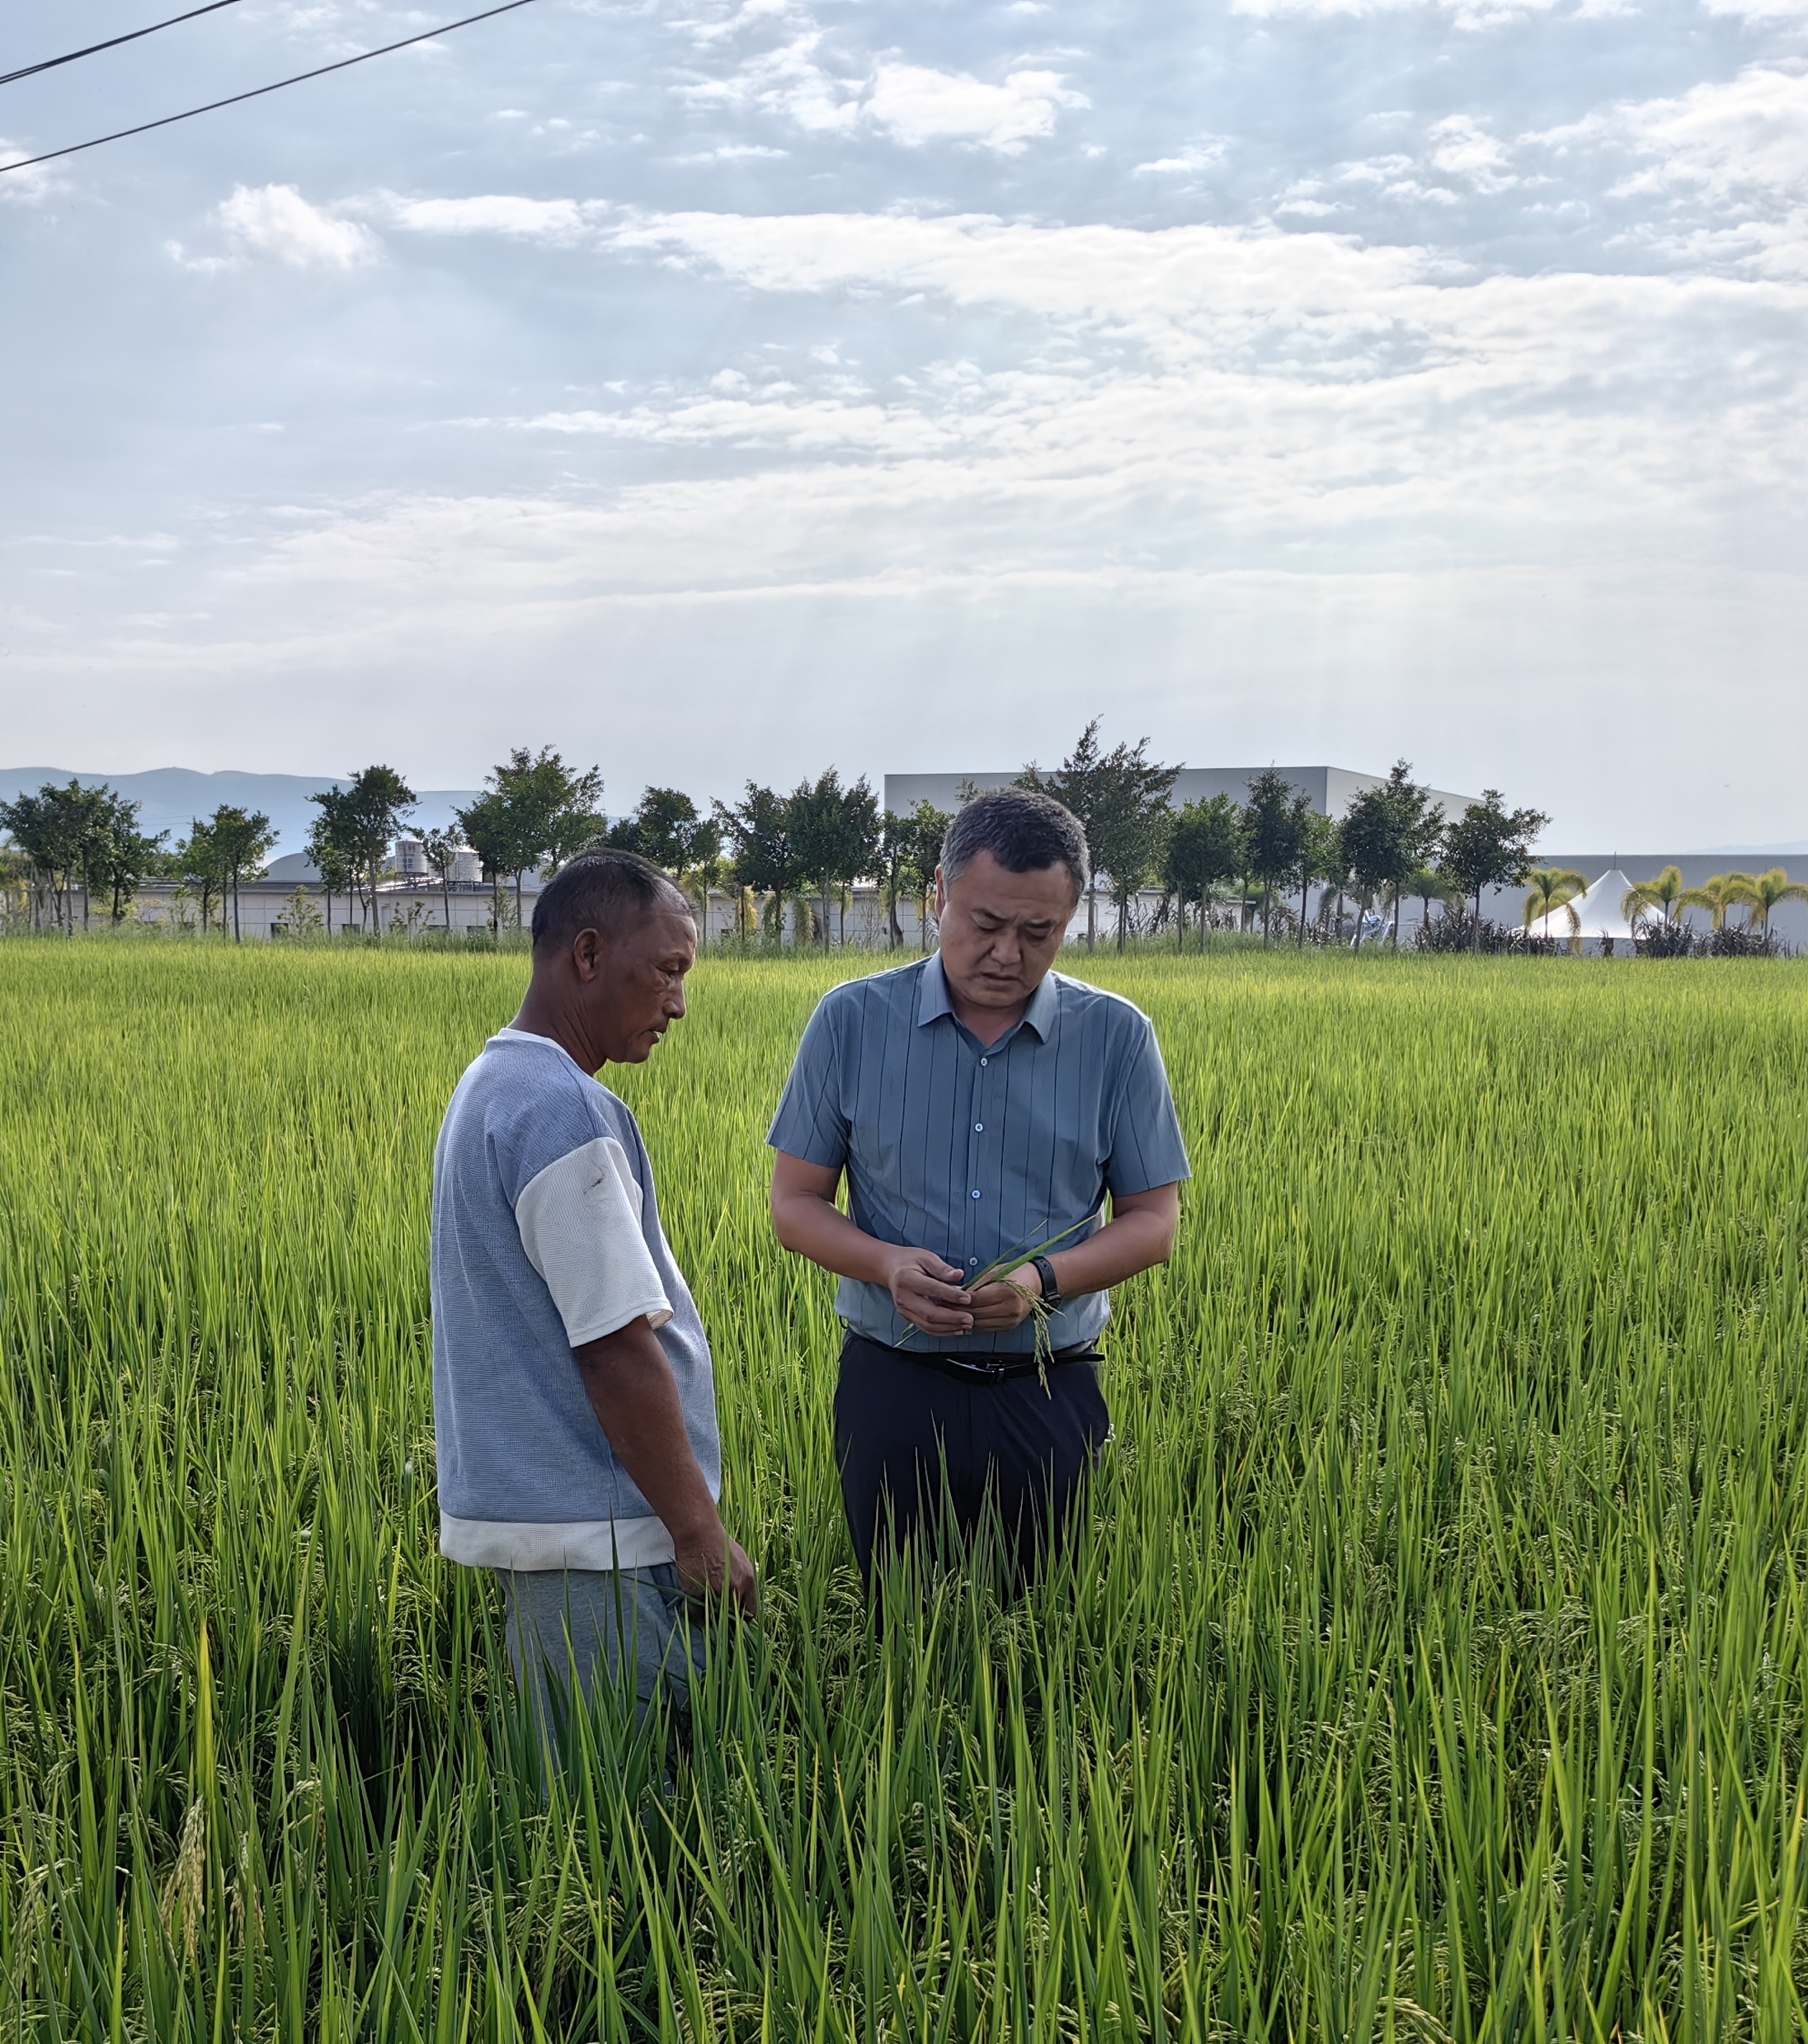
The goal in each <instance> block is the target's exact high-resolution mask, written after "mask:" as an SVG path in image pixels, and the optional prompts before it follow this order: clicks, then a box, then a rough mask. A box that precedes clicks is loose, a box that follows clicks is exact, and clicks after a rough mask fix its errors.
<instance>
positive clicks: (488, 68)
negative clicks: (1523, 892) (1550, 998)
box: [0, 0, 1808, 850]
mask: <svg viewBox="0 0 1808 2044" xmlns="http://www.w3.org/2000/svg"><path fill="white" fill-rule="evenodd" d="M180 5H181V0H6V4H5V6H4V7H3V8H0V71H4V70H10V69H12V68H16V66H17V65H20V64H26V63H29V62H31V61H33V60H35V59H38V58H40V57H46V56H50V55H54V54H59V53H60V52H61V51H63V50H64V49H69V48H72V47H73V46H75V45H78V44H81V43H83V42H87V41H90V40H97V39H98V38H99V37H101V36H104V35H111V34H118V33H121V32H123V31H125V30H126V29H129V28H133V27H138V26H143V25H144V23H146V22H147V21H153V20H155V19H157V18H158V16H160V15H161V14H162V13H163V12H177V11H179V8H180ZM464 11H466V9H465V8H464V7H460V5H459V0H440V4H435V5H430V6H428V7H425V8H417V7H407V6H401V5H395V4H390V3H389V0H236V4H233V5H232V6H229V7H225V8H223V9H221V10H219V12H214V13H213V14H210V15H209V16H205V18H203V19H201V20H199V21H193V22H191V23H188V24H186V25H185V26H180V27H177V28H174V29H172V30H170V31H167V33H163V34H160V35H155V36H153V37H149V38H147V39H146V40H143V41H140V42H138V43H134V44H133V45H129V46H128V47H127V48H125V49H120V50H116V51H113V52H110V53H108V54H105V55H102V56H100V57H97V58H95V59H90V60H88V61H86V62H83V63H81V64H72V65H69V66H67V67H65V68H63V69H61V70H59V71H55V72H51V73H45V74H44V75H42V76H40V77H39V78H31V79H26V80H23V81H21V82H16V83H14V84H12V85H9V86H5V87H0V161H7V160H14V159H16V158H20V157H21V156H24V155H28V154H33V153H37V152H38V151H40V150H42V149H48V148H56V147H58V146H59V145H61V144H64V143H68V142H73V141H78V140H81V139H85V138H87V136H89V135H92V134H101V133H104V132H106V130H110V129H112V128H115V127H123V126H126V125H131V124H132V123H134V122H135V121H139V120H150V119H154V118H156V117H157V116H158V115H162V114H165V113H169V112H173V111H177V110H179V109H180V108H181V107H184V106H191V105H194V104H196V103H198V102H199V101H204V100H209V99H212V98H215V97H220V96H222V95H224V94H226V93H228V92H238V91H242V90H244V89H246V88H247V87H251V86H253V85H259V84H263V83H266V82H269V81H270V80H271V79H273V78H280V77H282V76H285V74H287V73H290V72H293V71H298V70H303V69H306V68H309V67H310V66H311V65H313V64H323V63H328V62H331V61H332V60H333V59H336V58H337V57H340V56H343V55H346V54H352V53H353V52H355V51H357V50H360V49H367V48H370V47H371V46H372V45H374V44H377V43H379V42H383V41H387V40H394V39H396V38H398V37H400V36H403V35H409V34H414V33H418V32H419V31H421V30H423V29H426V28H431V27H432V26H434V25H435V24H436V23H438V22H441V21H450V20H453V19H455V18H456V17H457V16H458V15H459V13H460V12H464ZM1805 397H1808V0H1548V3H1546V0H1527V3H1526V4H1508V3H1506V0H1410V3H1408V0H1203V3H1202V4H1196V5H1188V4H1179V3H1177V0H1163V3H1162V4H1159V5H1158V4H1154V3H1153V0H1151V3H1150V4H1142V3H1141V0H1091V3H1090V4H1085V5H1081V4H1068V3H1066V0H1005V4H982V3H980V0H963V4H961V5H958V6H955V5H942V4H937V3H936V0H915V3H914V4H912V5H910V6H901V5H893V4H888V3H886V0H864V3H862V0H690V3H689V4H685V3H683V0H674V3H672V4H665V3H663V0H644V3H643V4H634V5H614V4H610V0H534V3H533V4H531V5H530V6H526V7H521V8H520V9H518V10H516V12H512V13H511V14H508V15H506V16H501V18H499V19H497V20H494V21H487V22H483V23H481V24H479V25H478V26H473V27H470V28H468V29H465V30H463V31H460V32H459V33H457V34H454V35H448V36H446V37H445V38H443V39H436V40H432V41H430V42H428V43H426V44H425V45H421V46H419V47H417V48H416V49H410V50H407V51H403V52H401V53H399V54H396V55H393V56H388V57H384V58H381V59H378V60H376V61H375V62H373V63H371V64H366V65H363V66H360V67H359V68H355V69H354V70H351V71H349V72H344V73H339V74H337V76H334V77H332V78H324V79H320V80H317V81H315V82H312V83H308V84H305V85H301V86H299V87H295V88H294V90H292V91H290V92H282V93H279V94H275V95H273V96H271V97H267V98H265V99H261V100H259V101H253V102H252V103H251V104H250V105H248V106H239V107H236V108H232V109H229V110H228V111H224V112H220V113H216V114H212V115H207V116H205V117H204V118H203V119H200V120H195V121H192V122H189V123H186V124H184V125H180V126H177V127H174V128H170V129H167V130H162V131H161V132H159V133H157V134H148V135H141V136H139V137H137V138H135V139H130V140H127V141H123V142H119V143H116V144H112V145H111V146H110V147H108V148H103V149H97V150H94V151H92V152H90V153H86V154H83V155H78V156H74V157H70V158H65V159H64V160H63V161H61V162H56V163H52V164H49V165H46V166H44V167H41V168H40V169H35V170H25V171H21V172H12V173H11V174H8V175H3V176H0V448H3V449H4V473H5V475H6V487H5V488H4V490H3V491H0V767H4V766H20V765H31V764H37V763H40V762H42V763H53V762H54V763H67V764H69V765H73V766H76V767H78V768H82V769H87V770H95V771H113V772H120V773H124V772H127V771H131V770H140V769H144V768H149V767H158V766H167V765H183V766H190V767H195V768H200V769H203V770H217V769H224V768H235V769H244V770H261V771H275V772H285V773H311V774H328V773H332V774H343V773H346V772H349V771H351V770H355V768H357V767H358V766H360V765H364V764H365V763H366V762H367V761H371V760H383V761H388V762H389V763H391V764H393V765H397V766H398V767H400V768H401V769H402V770H403V771H404V772H405V773H406V774H407V775H408V776H409V777H410V778H411V779H412V780H413V781H414V782H415V784H416V785H417V786H435V785H438V786H454V787H469V786H473V785H475V784H477V783H478V781H479V780H480V779H481V778H482V776H483V773H484V772H485V770H487V767H489V766H490V765H492V764H493V763H494V762H495V761H497V759H498V758H499V757H501V756H503V754H505V753H506V751H507V750H508V748H510V747H511V746H519V745H530V746H539V745H543V744H552V745H555V746H558V747H559V748H560V750H561V751H563V753H564V754H565V756H567V759H569V760H572V761H575V762H577V763H578V764H581V765H589V764H590V763H591V762H592V761H596V762H597V763H598V764H600V765H601V767H602V769H603V771H604V774H605V780H606V784H607V801H608V806H609V807H610V809H611V810H612V811H614V812H620V811H621V810H623V809H625V808H628V807H629V806H630V805H631V803H633V800H634V798H636V796H637V795H638V792H639V789H640V788H641V786H642V785H643V784H645V783H647V782H657V783H660V784H675V785H677V786H680V787H684V788H686V789H690V791H691V792H692V793H693V794H695V795H697V796H699V798H701V797H707V796H713V795H723V796H732V795H733V794H735V793H736V792H737V791H738V789H740V787H741V786H742V784H743V783H744V782H745V781H746V779H748V778H750V777H752V778H756V779H760V780H765V781H770V782H774V783H776V784H779V785H789V784H792V783H793V782H794V781H796V780H797V779H799V778H801V777H803V775H814V774H816V773H817V772H818V771H820V770H822V767H823V766H825V765H828V764H830V763H831V762H832V763H834V764H836V765H838V766H840V769H841V770H842V771H843V772H844V774H846V775H853V774H857V773H863V772H864V773H866V774H868V775H870V776H872V778H873V780H874V781H875V783H876V782H877V781H878V778H879V777H880V776H881V775H883V774H884V773H886V772H888V771H891V772H905V771H934V770H944V771H967V770H982V769H993V768H998V767H1008V766H1012V765H1017V764H1019V763H1020V762H1023V761H1029V760H1032V759H1034V760H1038V761H1041V762H1042V763H1043V764H1044V765H1048V764H1050V763H1052V761H1056V760H1057V759H1058V758H1059V757H1060V756H1061V755H1062V753H1063V752H1064V751H1066V749H1067V747H1068V746H1069V745H1070V744H1071V742H1072V740H1073V738H1074V737H1075V735H1076V732H1078V730H1079V728H1080V727H1081V725H1082V724H1083V723H1085V720H1086V719H1087V718H1089V717H1090V716H1092V715H1094V714H1100V715H1102V717H1103V718H1104V731H1105V735H1106V737H1108V738H1110V739H1115V738H1118V737H1123V738H1128V739H1132V740H1133V739H1135V738H1137V737H1142V736H1144V735H1146V736H1148V737H1149V738H1150V740H1151V750H1152V751H1154V752H1155V753H1156V755H1157V756H1160V757H1162V758H1165V759H1168V760H1170V761H1184V762H1186V763H1188V764H1191V765H1225V764H1235V765H1241V764H1245V763H1247V764H1255V765H1260V764H1264V763H1266V762H1268V761H1279V762H1282V763H1283V764H1300V763H1306V762H1316V761H1330V762H1332V763H1335V764H1338V765H1344V766H1349V767H1354V768H1357V769H1358V770H1364V771H1369V772H1376V771H1384V770H1386V768H1387V765H1389V764H1390V763H1391V761H1393V760H1395V759H1396V758H1398V757H1405V758H1407V759H1409V760H1410V761H1412V762H1413V764H1414V765H1415V769H1416V770H1417V771H1418V773H1419V775H1420V777H1421V778H1422V779H1425V780H1427V781H1429V782H1431V783H1433V784H1435V785H1437V786H1439V787H1443V788H1450V789H1459V790H1464V791H1467V792H1475V791H1479V790H1480V789H1481V788H1482V787H1484V786H1494V787H1498V788H1500V789H1504V791H1505V793H1506V794H1507V795H1508V797H1509V800H1511V801H1512V802H1514V803H1529V804H1532V805H1533V806H1535V807H1537V808H1541V809H1542V810H1545V811H1547V812H1549V813H1550V815H1551V818H1552V822H1551V826H1550V827H1549V830H1548V831H1547V843H1564V842H1567V843H1570V844H1572V845H1575V844H1586V845H1603V844H1613V843H1617V844H1620V845H1628V844H1632V845H1639V846H1641V848H1647V849H1651V850H1660V849H1675V850H1682V849H1684V848H1686V847H1689V846H1693V845H1722V844H1747V845H1768V844H1776V843H1780V842H1784V841H1798V840H1801V839H1802V838H1803V837H1804V836H1808V687H1805V686H1804V683H1805V681H1808V671H1805V670H1808V601H1805V599H1808V549H1805V544H1804V542H1805V538H1808V517H1805V512H1808V502H1805V492H1808V461H1805V459H1804V457H1805V455H1808V434H1805V431H1804V423H1805Z"/></svg>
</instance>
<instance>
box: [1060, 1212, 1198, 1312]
mask: <svg viewBox="0 0 1808 2044" xmlns="http://www.w3.org/2000/svg"><path fill="white" fill-rule="evenodd" d="M1173 1247H1174V1237H1173V1232H1172V1231H1171V1230H1170V1228H1169V1227H1168V1226H1167V1223H1166V1222H1165V1221H1164V1220H1163V1219H1162V1218H1161V1217H1160V1216H1159V1215H1157V1214H1152V1213H1126V1214H1122V1215H1120V1216H1118V1217H1117V1218H1116V1219H1114V1220H1111V1221H1108V1222H1106V1223H1105V1225H1104V1227H1102V1228H1100V1229H1099V1232H1098V1233H1097V1234H1096V1235H1093V1236H1088V1237H1087V1239H1086V1240H1085V1241H1083V1242H1076V1244H1075V1245H1074V1246H1073V1247H1072V1248H1071V1249H1063V1250H1056V1251H1055V1252H1054V1253H1053V1254H1052V1255H1051V1256H1050V1257H1049V1259H1048V1260H1049V1262H1050V1263H1052V1265H1054V1267H1055V1275H1056V1277H1057V1279H1059V1280H1060V1283H1061V1290H1062V1297H1063V1298H1079V1297H1080V1296H1081V1294H1082V1293H1087V1292H1106V1291H1109V1289H1110V1288H1111V1287H1112V1286H1113V1285H1114V1284H1122V1283H1123V1282H1124V1280H1125V1279H1127V1278H1133V1277H1135V1276H1136V1275H1137V1274H1138V1272H1140V1271H1144V1270H1148V1269H1153V1267H1154V1266H1155V1265H1156V1264H1161V1263H1165V1262H1166V1261H1167V1260H1168V1257H1169V1255H1170V1253H1171V1251H1172V1250H1173Z"/></svg>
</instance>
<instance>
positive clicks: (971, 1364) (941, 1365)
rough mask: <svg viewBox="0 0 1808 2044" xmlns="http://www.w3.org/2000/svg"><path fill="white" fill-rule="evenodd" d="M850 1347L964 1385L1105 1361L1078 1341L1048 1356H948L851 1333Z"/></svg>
mask: <svg viewBox="0 0 1808 2044" xmlns="http://www.w3.org/2000/svg"><path fill="white" fill-rule="evenodd" d="M848 1343H849V1345H850V1347H851V1346H852V1345H855V1344H856V1343H858V1344H859V1346H860V1347H862V1348H863V1349H878V1352H879V1354H881V1355H895V1356H897V1358H898V1359H899V1360H900V1361H901V1362H905V1363H920V1365H921V1366H922V1367H923V1368H925V1369H929V1370H939V1371H940V1372H941V1373H942V1374H943V1376H944V1377H953V1378H958V1379H959V1380H960V1381H961V1382H963V1383H964V1384H1003V1383H1007V1382H1010V1379H1011V1378H1014V1377H1034V1376H1036V1375H1038V1373H1040V1372H1041V1371H1043V1369H1045V1368H1057V1367H1058V1366H1059V1365H1060V1364H1062V1363H1102V1362H1104V1357H1103V1356H1102V1355H1101V1354H1099V1349H1098V1346H1097V1345H1096V1344H1095V1343H1094V1342H1090V1341H1079V1342H1076V1343H1075V1344H1074V1345H1073V1346H1072V1347H1071V1348H1066V1349H1051V1350H1049V1351H1048V1354H1045V1355H1042V1356H1036V1355H1000V1356H991V1355H949V1354H947V1353H946V1352H945V1351H938V1350H936V1349H894V1348H892V1346H891V1345H889V1344H888V1343H887V1342H883V1341H874V1340H873V1339H872V1337H871V1336H870V1335H856V1334H853V1333H850V1334H849V1335H848Z"/></svg>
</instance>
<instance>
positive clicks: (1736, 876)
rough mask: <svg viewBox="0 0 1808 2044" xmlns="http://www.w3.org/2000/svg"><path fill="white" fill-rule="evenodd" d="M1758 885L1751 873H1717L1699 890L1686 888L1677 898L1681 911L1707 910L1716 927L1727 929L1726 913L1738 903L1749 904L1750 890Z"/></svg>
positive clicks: (1717, 928) (1704, 882)
mask: <svg viewBox="0 0 1808 2044" xmlns="http://www.w3.org/2000/svg"><path fill="white" fill-rule="evenodd" d="M1756 885H1757V883H1756V882H1755V881H1754V879H1753V878H1752V877H1751V875H1750V874H1749V873H1716V874H1715V875H1714V876H1713V878H1711V879H1710V880H1705V881H1703V882H1702V884H1701V886H1699V887H1698V888H1683V891H1682V892H1681V893H1680V894H1679V895H1678V896H1677V897H1676V906H1677V908H1678V909H1679V911H1680V910H1682V909H1685V908H1705V909H1706V910H1707V912H1708V914H1709V915H1710V916H1712V918H1713V919H1714V927H1715V929H1716V930H1724V929H1725V928H1726V911H1727V910H1728V909H1730V908H1731V907H1733V906H1734V905H1735V903H1736V902H1749V899H1750V894H1749V890H1750V889H1751V888H1754V887H1755V886H1756Z"/></svg>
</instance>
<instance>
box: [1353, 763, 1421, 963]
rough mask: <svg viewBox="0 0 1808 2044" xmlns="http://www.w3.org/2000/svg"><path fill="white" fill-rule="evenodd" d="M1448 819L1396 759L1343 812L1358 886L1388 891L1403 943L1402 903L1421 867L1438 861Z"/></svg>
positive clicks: (1374, 891) (1379, 892)
mask: <svg viewBox="0 0 1808 2044" xmlns="http://www.w3.org/2000/svg"><path fill="white" fill-rule="evenodd" d="M1442 830H1443V817H1442V815H1441V813H1440V812H1439V811H1438V808H1436V807H1435V805H1434V803H1432V801H1431V799H1430V796H1429V791H1428V790H1427V789H1424V788H1421V787H1420V785H1419V784H1418V783H1417V782H1416V781H1415V780H1414V779H1413V778H1412V769H1411V767H1410V765H1408V764H1407V762H1406V761H1405V760H1396V761H1395V762H1394V764H1393V765H1392V766H1391V768H1390V769H1389V770H1388V774H1387V779H1386V780H1384V781H1383V782H1382V784H1381V785H1380V786H1379V787H1378V788H1365V789H1363V792H1362V794H1359V795H1358V796H1357V798H1355V800H1354V802H1352V803H1350V805H1349V809H1348V810H1347V811H1346V812H1344V819H1343V831H1344V853H1345V855H1346V856H1347V857H1348V859H1349V870H1350V873H1351V874H1352V876H1353V877H1354V879H1355V881H1356V883H1357V885H1358V887H1360V888H1365V889H1367V890H1368V892H1370V893H1371V894H1372V895H1377V896H1379V895H1386V896H1387V897H1389V898H1390V900H1391V904H1392V908H1393V941H1394V944H1395V948H1396V949H1398V948H1399V944H1400V904H1401V897H1402V896H1403V894H1404V893H1405V888H1406V884H1407V883H1408V882H1409V881H1410V879H1411V878H1412V876H1413V874H1415V873H1416V872H1417V871H1418V869H1420V867H1421V866H1429V865H1432V864H1435V862H1436V859H1437V855H1438V844H1439V840H1440V835H1441V832H1442Z"/></svg>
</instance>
